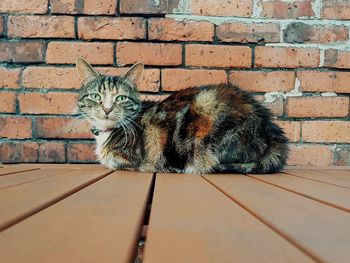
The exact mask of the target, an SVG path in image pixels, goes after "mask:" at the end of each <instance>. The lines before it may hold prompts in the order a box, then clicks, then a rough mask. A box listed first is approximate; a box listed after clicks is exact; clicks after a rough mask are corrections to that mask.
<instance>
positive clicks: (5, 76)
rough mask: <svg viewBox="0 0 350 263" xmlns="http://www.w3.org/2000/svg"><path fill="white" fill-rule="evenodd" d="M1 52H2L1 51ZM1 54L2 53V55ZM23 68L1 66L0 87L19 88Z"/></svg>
mask: <svg viewBox="0 0 350 263" xmlns="http://www.w3.org/2000/svg"><path fill="white" fill-rule="evenodd" d="M0 53H1V52H0ZM0 56H1V55H0ZM20 74H21V69H11V68H4V67H0V76H1V78H0V88H12V89H17V88H19V78H20Z"/></svg>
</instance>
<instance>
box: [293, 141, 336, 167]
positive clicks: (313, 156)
mask: <svg viewBox="0 0 350 263" xmlns="http://www.w3.org/2000/svg"><path fill="white" fill-rule="evenodd" d="M332 159H333V154H332V151H331V149H330V148H329V147H328V146H324V145H291V146H290V153H289V158H288V161H287V164H288V165H299V166H329V165H331V164H332Z"/></svg>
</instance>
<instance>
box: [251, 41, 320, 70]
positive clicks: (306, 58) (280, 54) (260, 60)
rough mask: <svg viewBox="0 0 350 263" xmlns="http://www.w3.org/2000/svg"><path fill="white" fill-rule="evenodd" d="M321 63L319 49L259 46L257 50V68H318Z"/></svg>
mask: <svg viewBox="0 0 350 263" xmlns="http://www.w3.org/2000/svg"><path fill="white" fill-rule="evenodd" d="M319 63H320V52H319V50H318V49H317V48H295V47H267V46H259V47H256V48H255V67H266V68H298V67H318V65H319Z"/></svg>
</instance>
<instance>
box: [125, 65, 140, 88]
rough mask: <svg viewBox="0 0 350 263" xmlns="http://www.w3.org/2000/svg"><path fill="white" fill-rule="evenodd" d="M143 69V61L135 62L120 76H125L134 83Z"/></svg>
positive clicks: (137, 80)
mask: <svg viewBox="0 0 350 263" xmlns="http://www.w3.org/2000/svg"><path fill="white" fill-rule="evenodd" d="M143 69H144V65H143V63H136V64H135V65H133V66H132V67H131V68H130V69H129V70H128V71H127V72H126V73H124V75H123V76H122V77H124V78H126V79H127V80H129V81H130V82H131V83H133V84H135V85H136V84H137V83H138V82H139V80H140V79H141V76H142V72H143Z"/></svg>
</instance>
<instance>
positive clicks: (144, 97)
mask: <svg viewBox="0 0 350 263" xmlns="http://www.w3.org/2000/svg"><path fill="white" fill-rule="evenodd" d="M167 97H169V95H168V94H166V95H165V94H163V95H159V94H152V95H148V94H147V95H146V94H141V95H140V99H141V101H162V100H165V99H166V98H167Z"/></svg>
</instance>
